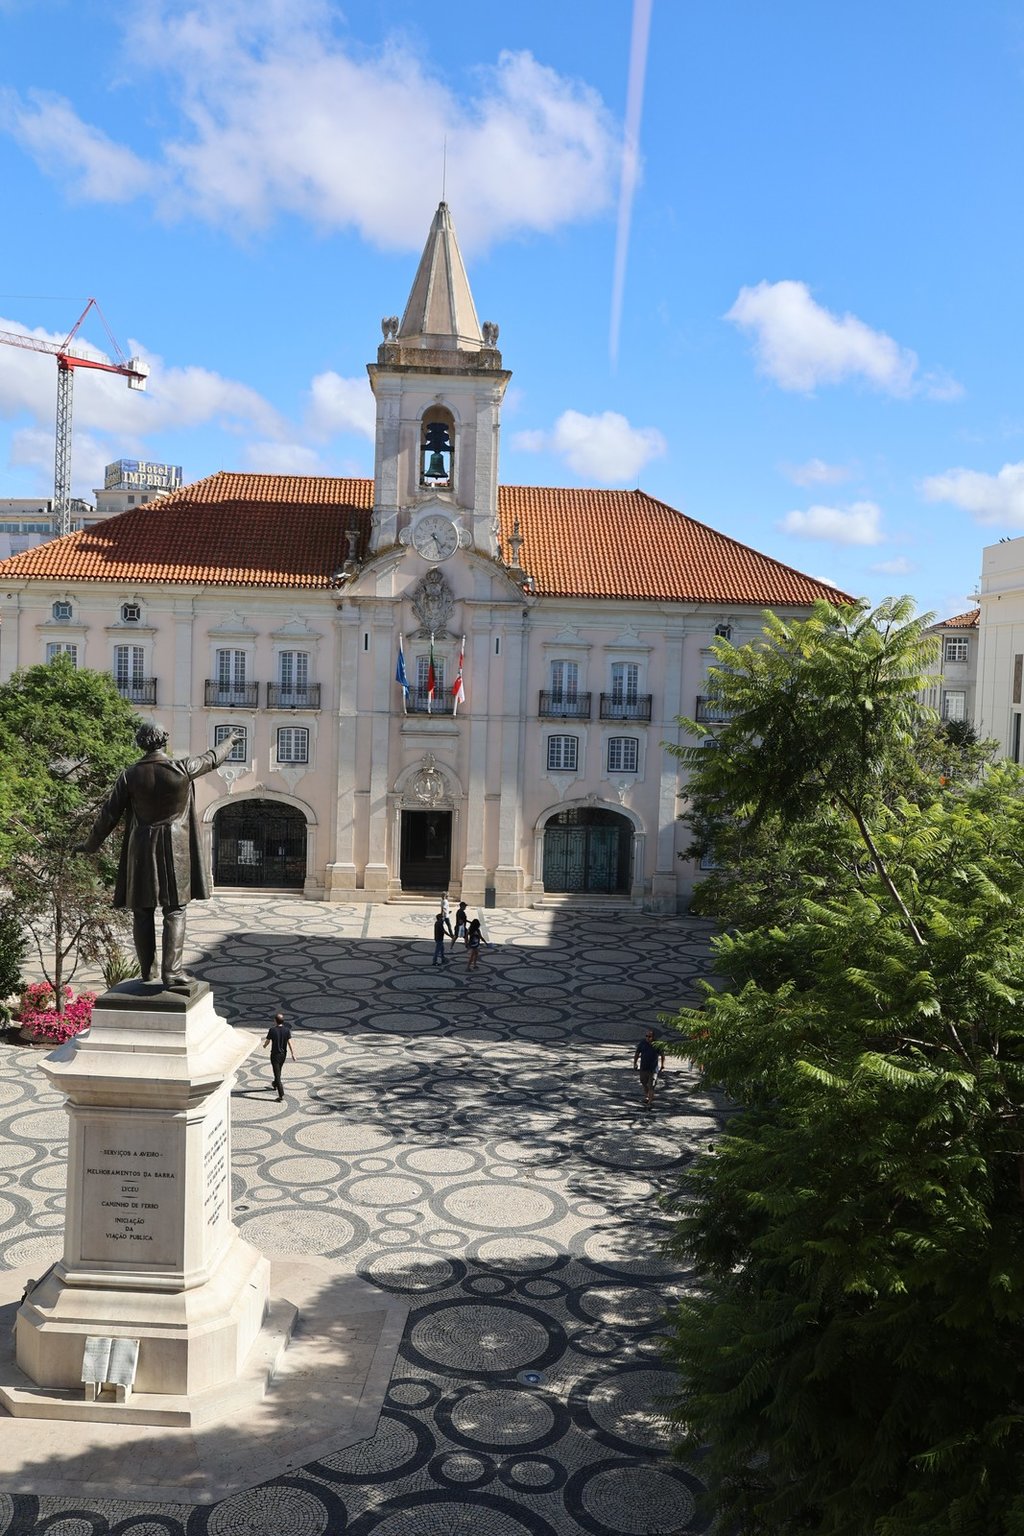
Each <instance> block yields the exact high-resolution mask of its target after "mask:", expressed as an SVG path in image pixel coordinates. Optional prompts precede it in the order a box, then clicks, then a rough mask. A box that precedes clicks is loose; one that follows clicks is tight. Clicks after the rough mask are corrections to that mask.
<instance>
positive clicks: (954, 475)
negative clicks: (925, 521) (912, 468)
mask: <svg viewBox="0 0 1024 1536" xmlns="http://www.w3.org/2000/svg"><path fill="white" fill-rule="evenodd" d="M921 489H922V492H923V494H924V497H925V500H926V501H948V502H951V503H952V505H953V506H954V507H960V508H962V510H963V511H965V512H971V513H973V515H974V517H975V518H976V519H977V521H978V522H979V523H1003V524H1005V525H1006V526H1007V527H1011V528H1020V527H1024V463H1018V464H1004V465H1003V467H1002V469H1001V470H1000V471H999V473H998V474H997V475H986V474H983V473H982V471H981V470H978V469H947V470H946V472H945V474H942V475H931V476H929V478H928V479H927V480H925V481H924V482H923V484H922V487H921Z"/></svg>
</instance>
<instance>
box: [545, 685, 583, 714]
mask: <svg viewBox="0 0 1024 1536" xmlns="http://www.w3.org/2000/svg"><path fill="white" fill-rule="evenodd" d="M537 713H538V714H539V715H540V716H541V718H542V719H545V720H589V719H590V694H589V693H551V692H549V691H548V689H546V688H542V689H541V693H540V705H539V707H538V710H537Z"/></svg>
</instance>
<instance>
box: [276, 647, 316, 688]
mask: <svg viewBox="0 0 1024 1536" xmlns="http://www.w3.org/2000/svg"><path fill="white" fill-rule="evenodd" d="M278 680H279V681H280V684H281V692H282V693H289V692H291V691H292V690H293V689H295V690H297V691H299V692H302V691H304V690H305V689H306V688H308V686H309V652H308V651H282V652H281V655H280V657H279V658H278Z"/></svg>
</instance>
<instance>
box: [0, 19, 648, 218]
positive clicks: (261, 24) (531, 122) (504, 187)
mask: <svg viewBox="0 0 1024 1536" xmlns="http://www.w3.org/2000/svg"><path fill="white" fill-rule="evenodd" d="M127 44H128V50H129V52H130V55H131V58H132V68H133V72H135V73H137V70H138V68H139V61H140V60H144V61H145V62H146V64H147V65H148V67H150V68H152V69H154V70H161V71H163V72H164V73H165V74H166V75H167V76H168V77H169V81H170V91H171V96H172V99H173V101H174V104H175V106H176V107H177V109H178V111H179V113H180V117H181V123H180V126H178V127H176V130H175V131H174V132H173V133H172V135H171V136H170V137H168V138H167V139H166V140H165V141H164V143H163V145H162V146H161V149H160V151H159V152H158V159H157V161H156V163H155V164H154V165H152V166H147V165H146V164H145V163H144V162H143V161H142V160H140V159H139V158H138V157H137V156H136V155H135V154H134V153H133V152H132V151H131V150H130V149H128V148H126V147H123V146H120V145H116V144H114V143H112V142H111V141H110V140H108V139H106V138H105V136H104V135H103V134H101V133H99V132H98V131H97V130H96V129H94V128H92V127H91V126H90V125H88V124H86V123H84V122H83V121H82V120H81V119H80V118H79V117H78V115H77V114H76V112H75V109H74V107H73V106H72V104H71V103H70V102H68V101H67V100H64V99H62V98H59V97H54V96H50V95H42V94H33V95H30V96H28V97H24V98H22V97H18V96H17V95H15V94H13V93H10V94H9V95H8V98H7V107H6V111H5V113H4V115H3V118H0V126H3V125H4V123H6V126H7V130H8V131H9V132H11V133H13V134H14V135H15V137H16V138H17V139H18V141H19V142H20V143H21V144H22V145H23V146H24V147H25V148H26V149H27V150H28V152H29V153H31V154H32V155H33V156H34V157H35V158H36V160H37V163H38V164H39V166H40V169H42V170H43V171H45V172H46V173H48V174H58V175H62V176H71V177H82V179H81V180H80V182H79V184H78V185H77V187H76V191H77V192H78V194H79V195H80V196H84V197H91V198H95V199H97V200H101V201H106V200H111V201H121V200H123V199H124V198H125V197H127V196H131V195H137V194H141V193H143V192H145V191H146V189H147V182H148V183H150V185H151V187H152V190H153V191H155V192H158V194H159V198H160V210H161V212H162V213H163V214H164V215H165V216H174V215H181V214H183V213H185V212H187V213H189V214H197V215H198V216H200V217H201V218H203V219H206V220H208V221H209V222H211V223H215V224H220V225H226V226H228V227H229V228H230V227H232V226H234V227H236V228H237V227H238V226H240V225H241V226H245V227H248V228H259V227H262V226H265V225H266V224H268V223H269V222H270V221H271V220H272V219H273V218H274V217H275V216H276V215H278V214H281V213H285V214H292V215H298V216H300V217H302V218H305V219H307V220H308V221H309V222H310V223H312V224H314V225H316V226H318V227H320V228H325V229H339V228H354V229H356V230H357V231H358V232H359V233H360V234H361V235H362V236H364V237H365V238H366V239H368V240H370V241H372V242H374V243H375V244H378V245H381V246H384V247H391V248H395V247H397V248H403V249H405V248H412V249H415V248H416V247H417V246H419V245H420V244H421V243H422V240H423V237H424V233H425V230H426V226H427V221H428V219H429V214H430V210H431V208H432V206H433V202H434V198H435V195H436V190H437V181H438V175H439V172H440V167H441V163H442V156H443V152H444V151H443V146H444V142H445V139H446V138H447V185H448V193H449V197H450V200H451V202H452V204H453V206H454V207H455V209H456V211H457V214H458V225H459V234H460V238H461V239H462V241H463V242H464V244H465V245H466V247H467V248H473V247H476V248H480V247H483V246H486V245H489V244H492V243H494V242H496V241H500V240H502V239H505V238H507V237H508V236H509V235H511V234H514V233H517V232H520V231H523V230H544V231H548V230H553V229H557V228H559V227H561V226H563V225H565V224H568V223H572V222H574V221H576V220H578V219H584V218H589V217H592V216H593V215H594V214H596V213H598V212H600V211H601V210H602V209H604V208H605V207H606V206H607V205H608V204H609V202H610V200H611V196H612V193H613V190H614V186H615V181H616V177H617V173H618V166H619V160H620V140H619V134H618V132H617V130H616V128H615V126H614V124H613V121H612V118H611V116H610V114H609V112H608V111H607V109H606V108H605V106H604V104H603V102H602V100H601V98H600V97H599V96H598V94H597V93H596V92H595V91H594V90H593V89H592V88H591V87H589V86H587V85H586V84H584V83H583V82H581V81H579V80H575V79H572V78H569V77H567V76H565V75H561V74H559V73H558V72H557V71H555V70H554V69H551V68H548V67H547V66H545V65H543V64H541V63H540V62H538V60H536V59H535V58H534V57H533V56H532V54H530V53H528V52H525V51H522V52H503V53H501V54H500V55H499V57H498V59H497V62H496V63H495V64H494V65H492V66H490V67H487V68H480V69H478V70H477V71H476V72H475V74H474V76H472V77H470V79H469V80H466V79H464V78H460V79H459V80H458V81H457V82H456V83H454V84H453V85H452V86H448V85H447V84H446V83H444V82H443V81H441V80H439V79H437V78H435V77H434V76H432V75H431V74H429V73H428V71H427V67H426V66H425V64H424V63H423V62H422V61H421V59H420V58H418V57H417V56H416V55H415V54H414V53H413V51H412V50H411V48H409V47H408V46H406V45H404V44H402V43H398V42H392V43H389V44H386V45H385V46H383V47H382V48H381V49H379V50H378V51H377V52H376V53H369V52H367V51H365V50H356V49H355V48H354V47H351V48H346V46H345V45H344V43H343V41H342V40H341V39H340V38H339V37H338V36H337V35H336V33H335V32H334V31H333V30H332V23H331V18H330V16H329V14H328V11H327V8H326V7H322V6H319V5H308V4H307V5H303V4H301V3H296V4H295V5H292V6H285V5H283V4H276V3H270V4H260V3H254V4H253V5H252V6H250V7H244V6H241V5H237V4H233V3H230V0H197V3H195V4H193V5H191V6H189V7H188V8H187V9H183V8H181V7H179V6H178V5H172V4H162V3H160V0H155V3H152V4H150V5H148V6H146V7H144V8H143V9H142V11H141V12H140V13H138V14H137V15H136V16H135V17H134V18H133V19H132V20H131V21H130V23H129V24H128V36H127Z"/></svg>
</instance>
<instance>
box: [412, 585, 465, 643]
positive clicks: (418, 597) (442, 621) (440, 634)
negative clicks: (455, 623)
mask: <svg viewBox="0 0 1024 1536" xmlns="http://www.w3.org/2000/svg"><path fill="white" fill-rule="evenodd" d="M454 607H455V594H454V592H453V591H452V589H451V587H450V586H449V585H448V582H447V581H446V579H445V577H444V575H443V574H442V573H441V571H439V570H437V569H436V568H434V569H431V570H429V571H428V572H427V574H426V575H425V576H424V577H423V580H422V581H419V582H417V584H416V586H415V588H414V589H413V594H412V611H413V613H414V614H415V615H416V617H417V618H418V619H419V621H420V628H419V629H418V630H417V631H416V633H417V635H418V637H419V638H420V639H421V640H428V639H429V638H430V636H431V635H433V636H434V638H435V639H437V640H443V639H444V638H445V637H446V636H447V634H448V621H449V619H450V618H451V616H452V609H453V608H454Z"/></svg>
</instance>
